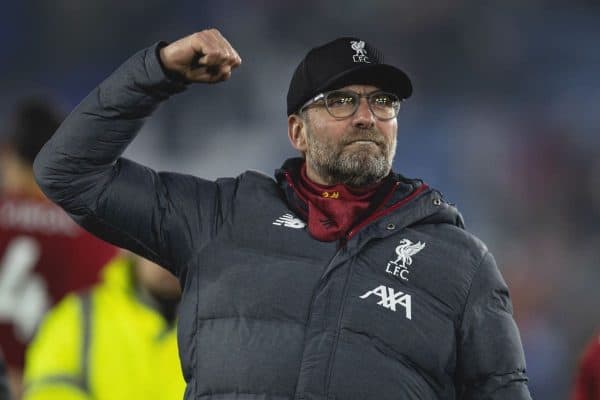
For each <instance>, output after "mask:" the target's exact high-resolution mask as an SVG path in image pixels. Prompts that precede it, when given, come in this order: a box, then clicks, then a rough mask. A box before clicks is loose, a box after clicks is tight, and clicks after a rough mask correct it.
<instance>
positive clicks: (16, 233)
mask: <svg viewBox="0 0 600 400" xmlns="http://www.w3.org/2000/svg"><path fill="white" fill-rule="evenodd" d="M116 251H117V249H116V248H115V247H113V246H111V245H109V244H108V243H106V242H103V241H101V240H99V239H96V238H95V237H94V236H92V235H90V234H89V233H87V232H85V231H84V230H83V229H81V228H80V227H79V226H78V225H77V224H75V222H73V221H72V220H71V219H70V218H69V217H68V216H67V215H66V213H65V212H64V211H63V210H61V209H60V208H59V207H57V206H56V205H54V204H52V203H50V202H49V201H48V200H46V199H37V198H31V197H23V196H14V195H11V196H1V197H0V348H2V350H3V352H4V355H5V358H6V362H7V364H8V365H9V366H13V367H18V368H22V367H23V363H24V353H25V346H26V345H27V343H28V342H29V340H30V339H31V337H32V335H33V334H34V332H35V329H36V327H37V325H38V323H39V322H40V319H41V318H42V316H43V315H44V313H45V312H46V311H47V310H48V309H49V308H50V307H51V306H52V305H53V304H55V303H56V302H57V301H58V300H60V299H61V298H62V297H63V296H64V295H65V294H67V293H68V292H70V291H73V290H79V289H84V288H86V287H89V286H90V285H92V284H94V283H95V282H97V281H98V278H99V271H100V270H101V268H102V267H103V266H104V265H105V264H106V263H107V262H108V260H109V259H110V258H112V257H113V256H115V254H116Z"/></svg>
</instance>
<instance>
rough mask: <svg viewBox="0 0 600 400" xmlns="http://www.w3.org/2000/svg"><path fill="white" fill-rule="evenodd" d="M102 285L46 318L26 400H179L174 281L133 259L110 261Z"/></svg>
mask: <svg viewBox="0 0 600 400" xmlns="http://www.w3.org/2000/svg"><path fill="white" fill-rule="evenodd" d="M103 278H104V279H103V282H102V283H101V284H98V285H96V286H95V287H94V288H93V289H92V290H90V291H89V292H86V293H84V294H82V295H75V294H73V295H69V296H67V297H66V298H65V299H64V300H63V301H61V302H60V303H59V304H58V305H57V306H56V307H55V308H54V309H53V310H52V311H50V313H49V314H48V315H47V316H46V318H45V319H44V322H43V324H42V325H41V327H40V330H39V331H38V333H37V335H36V337H35V339H34V340H33V342H32V344H31V346H30V347H29V348H28V350H27V362H26V364H25V394H24V397H23V399H24V400H55V399H56V400H91V399H94V400H129V399H145V400H151V399H156V400H168V399H181V398H182V396H183V392H184V389H185V382H184V380H183V376H182V374H181V368H180V366H179V359H178V357H177V338H176V333H175V326H174V323H175V312H176V307H177V303H178V299H179V295H180V289H179V282H178V281H177V279H176V278H175V277H174V276H172V275H171V274H170V273H169V272H168V271H166V270H165V269H162V268H161V267H159V266H158V265H156V264H153V263H151V262H150V261H147V260H145V259H143V258H141V257H139V256H133V255H131V256H127V257H122V258H117V259H115V260H114V261H112V262H111V263H110V264H109V265H108V266H107V267H106V268H104V270H103Z"/></svg>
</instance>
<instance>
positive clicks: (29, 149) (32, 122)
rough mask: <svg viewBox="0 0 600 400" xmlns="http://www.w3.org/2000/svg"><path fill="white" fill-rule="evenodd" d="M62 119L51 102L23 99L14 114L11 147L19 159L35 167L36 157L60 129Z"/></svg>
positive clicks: (10, 136) (35, 98) (33, 98)
mask: <svg viewBox="0 0 600 400" xmlns="http://www.w3.org/2000/svg"><path fill="white" fill-rule="evenodd" d="M62 119H63V117H62V115H61V113H59V112H58V110H57V109H56V107H54V105H53V104H52V103H50V102H49V101H47V100H45V99H41V98H37V97H31V98H26V99H23V100H21V101H19V103H18V104H17V105H16V107H15V110H14V113H13V118H12V126H11V131H10V133H9V138H8V141H9V145H10V146H11V147H12V148H13V150H14V151H15V153H16V154H17V156H18V157H19V158H21V159H22V160H23V161H24V162H26V163H27V164H29V165H33V160H34V159H35V156H36V155H37V154H38V153H39V151H40V150H41V149H42V147H43V146H44V144H45V143H46V142H47V141H48V140H49V139H50V138H51V137H52V135H53V134H54V132H55V131H56V130H57V129H58V127H59V126H60V124H61V122H62Z"/></svg>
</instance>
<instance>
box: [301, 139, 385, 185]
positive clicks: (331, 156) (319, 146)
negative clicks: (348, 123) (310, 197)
mask: <svg viewBox="0 0 600 400" xmlns="http://www.w3.org/2000/svg"><path fill="white" fill-rule="evenodd" d="M381 137H382V135H381V134H379V133H377V132H376V131H375V130H369V131H364V132H360V133H359V132H352V133H351V134H350V135H348V138H347V139H345V140H342V141H340V143H338V144H335V143H331V142H330V141H326V140H319V139H318V138H316V137H315V135H314V134H313V133H312V132H311V130H310V129H309V130H308V131H307V140H308V150H307V154H306V159H307V162H308V163H309V164H310V167H311V168H312V169H313V170H314V171H315V172H316V173H317V174H318V175H319V176H320V177H321V178H322V179H323V180H324V181H325V182H327V183H328V184H330V185H333V184H337V183H343V184H345V185H346V186H349V187H353V188H360V187H365V186H370V185H373V184H375V183H377V182H379V181H381V180H382V179H383V178H385V177H386V176H387V175H388V174H389V173H390V170H391V168H392V161H393V159H394V155H395V152H396V139H395V138H394V140H393V141H392V142H391V143H385V142H384V141H383V139H381ZM355 138H364V139H370V140H373V141H375V142H377V143H378V149H377V150H378V151H374V149H373V145H362V144H357V145H351V147H349V146H348V143H350V141H351V140H356V139H355ZM354 147H355V148H354Z"/></svg>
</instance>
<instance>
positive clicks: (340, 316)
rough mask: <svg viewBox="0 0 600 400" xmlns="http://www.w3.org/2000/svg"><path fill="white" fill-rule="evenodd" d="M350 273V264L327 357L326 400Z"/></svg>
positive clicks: (351, 269)
mask: <svg viewBox="0 0 600 400" xmlns="http://www.w3.org/2000/svg"><path fill="white" fill-rule="evenodd" d="M345 247H346V245H345V244H344V245H343V247H341V248H340V251H341V249H344V248H345ZM352 272H353V268H352V263H350V267H349V271H348V274H347V275H346V280H345V282H344V288H343V291H342V297H341V305H340V312H339V315H338V320H337V326H336V333H335V339H334V341H333V348H332V349H331V354H330V355H329V371H328V372H327V381H326V382H325V395H326V396H327V398H329V385H330V384H331V377H332V375H333V364H334V359H335V353H336V352H337V345H338V342H339V339H340V334H341V331H342V329H341V326H342V316H343V315H344V309H345V308H346V296H347V295H348V286H349V284H348V283H349V282H350V277H351V276H352Z"/></svg>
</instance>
